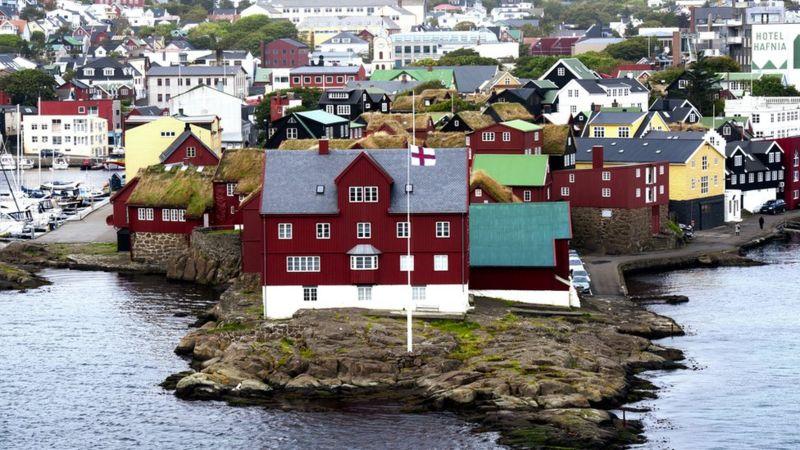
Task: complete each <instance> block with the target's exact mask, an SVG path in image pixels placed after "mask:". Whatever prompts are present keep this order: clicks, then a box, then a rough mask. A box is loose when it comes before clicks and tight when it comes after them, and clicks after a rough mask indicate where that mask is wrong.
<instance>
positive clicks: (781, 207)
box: [758, 199, 786, 214]
mask: <svg viewBox="0 0 800 450" xmlns="http://www.w3.org/2000/svg"><path fill="white" fill-rule="evenodd" d="M758 212H760V213H761V214H782V213H785V212H786V202H785V201H783V200H780V199H778V200H769V201H767V203H764V205H763V206H761V209H760V210H759V211H758Z"/></svg>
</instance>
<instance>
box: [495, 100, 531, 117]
mask: <svg viewBox="0 0 800 450" xmlns="http://www.w3.org/2000/svg"><path fill="white" fill-rule="evenodd" d="M490 108H492V109H494V111H495V112H496V113H497V116H498V117H500V120H501V121H503V122H508V121H509V120H517V119H519V120H533V119H534V117H533V115H532V114H531V113H530V112H528V110H527V109H525V107H524V106H522V105H521V104H519V103H511V102H499V103H494V104H492V105H491V106H490Z"/></svg>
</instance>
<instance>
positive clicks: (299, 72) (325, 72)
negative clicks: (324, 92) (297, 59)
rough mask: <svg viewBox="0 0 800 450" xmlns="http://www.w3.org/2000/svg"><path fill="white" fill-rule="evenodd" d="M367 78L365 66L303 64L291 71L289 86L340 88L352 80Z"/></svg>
mask: <svg viewBox="0 0 800 450" xmlns="http://www.w3.org/2000/svg"><path fill="white" fill-rule="evenodd" d="M366 79H367V72H366V70H365V69H364V66H322V65H320V66H302V67H295V68H294V69H292V70H291V71H289V86H291V87H292V88H299V87H306V88H318V89H340V88H343V87H345V86H346V85H347V83H349V82H351V81H363V80H366Z"/></svg>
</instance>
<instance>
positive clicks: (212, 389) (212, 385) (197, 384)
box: [175, 373, 224, 400]
mask: <svg viewBox="0 0 800 450" xmlns="http://www.w3.org/2000/svg"><path fill="white" fill-rule="evenodd" d="M223 392H224V387H223V386H222V384H220V383H218V382H217V381H214V379H212V377H211V376H210V375H209V374H206V373H193V374H191V375H189V376H186V377H183V378H182V379H181V380H180V381H178V383H177V384H176V386H175V395H177V396H178V397H180V398H184V399H193V400H216V399H219V398H221V396H222V393H223Z"/></svg>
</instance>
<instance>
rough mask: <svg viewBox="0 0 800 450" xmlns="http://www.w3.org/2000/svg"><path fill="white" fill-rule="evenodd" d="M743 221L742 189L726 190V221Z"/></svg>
mask: <svg viewBox="0 0 800 450" xmlns="http://www.w3.org/2000/svg"><path fill="white" fill-rule="evenodd" d="M741 221H742V191H740V190H738V189H726V190H725V222H741Z"/></svg>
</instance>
